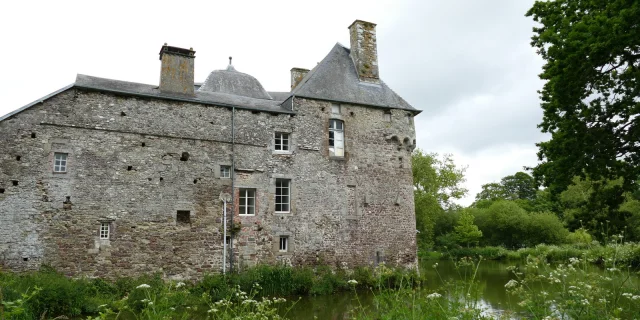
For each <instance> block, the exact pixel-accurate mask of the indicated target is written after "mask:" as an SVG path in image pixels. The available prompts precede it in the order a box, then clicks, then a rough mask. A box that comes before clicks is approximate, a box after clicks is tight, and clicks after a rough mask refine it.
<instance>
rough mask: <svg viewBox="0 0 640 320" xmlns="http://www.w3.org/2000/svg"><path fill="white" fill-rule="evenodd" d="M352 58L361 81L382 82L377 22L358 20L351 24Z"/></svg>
mask: <svg viewBox="0 0 640 320" xmlns="http://www.w3.org/2000/svg"><path fill="white" fill-rule="evenodd" d="M349 35H350V40H351V53H350V55H351V59H353V63H354V64H355V66H356V70H357V71H358V77H359V78H360V81H365V82H370V83H380V75H379V72H378V48H377V42H376V24H375V23H371V22H367V21H362V20H356V21H354V22H353V23H352V24H351V25H350V26H349Z"/></svg>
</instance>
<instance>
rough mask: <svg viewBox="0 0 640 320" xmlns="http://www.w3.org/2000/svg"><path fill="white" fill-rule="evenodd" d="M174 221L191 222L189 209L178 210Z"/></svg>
mask: <svg viewBox="0 0 640 320" xmlns="http://www.w3.org/2000/svg"><path fill="white" fill-rule="evenodd" d="M176 222H178V223H191V211H188V210H178V212H177V213H176Z"/></svg>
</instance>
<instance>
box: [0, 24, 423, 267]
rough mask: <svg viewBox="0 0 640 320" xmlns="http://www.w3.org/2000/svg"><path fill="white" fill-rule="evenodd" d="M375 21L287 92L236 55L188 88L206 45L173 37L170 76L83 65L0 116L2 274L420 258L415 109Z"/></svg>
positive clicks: (353, 30) (166, 56) (164, 58)
mask: <svg viewBox="0 0 640 320" xmlns="http://www.w3.org/2000/svg"><path fill="white" fill-rule="evenodd" d="M375 27H376V26H375V24H373V23H369V22H365V21H360V20H356V21H355V22H354V23H353V24H352V25H351V26H350V27H349V33H350V39H351V40H350V42H351V48H350V49H349V48H346V47H344V46H342V45H341V44H339V43H338V44H336V45H335V46H334V47H333V49H331V51H330V52H329V54H328V55H327V56H326V57H325V58H324V59H323V60H322V61H321V62H320V63H319V64H318V65H316V66H315V67H314V68H313V69H312V70H306V69H301V68H293V69H291V91H290V92H269V91H266V90H265V89H264V88H263V87H262V85H261V84H260V82H259V81H258V80H257V79H256V78H254V77H252V76H250V75H248V74H245V73H242V72H239V71H237V70H236V69H235V68H234V66H233V65H232V64H231V61H230V64H229V66H228V67H227V68H226V69H224V70H216V71H213V72H211V73H210V74H209V76H208V77H207V78H206V80H205V81H204V83H201V84H200V83H195V82H194V60H195V51H194V50H193V49H183V48H177V47H172V46H168V45H166V44H165V45H164V46H162V48H161V50H160V60H161V71H160V83H159V85H147V84H139V83H132V82H125V81H116V80H110V79H104V78H97V77H92V76H86V75H78V76H77V79H76V81H75V83H73V84H71V85H69V86H67V87H64V88H62V89H60V90H58V91H56V92H54V93H52V94H50V95H48V96H46V97H43V98H41V99H38V100H36V101H35V102H33V103H31V104H29V105H26V106H24V107H22V108H20V109H18V110H16V111H14V112H11V113H9V114H7V115H5V116H3V117H0V268H4V269H10V270H16V271H22V270H32V269H37V268H38V267H40V266H41V265H43V264H46V265H50V266H52V267H54V268H56V269H58V270H60V271H62V272H64V273H65V274H68V275H86V276H107V277H110V276H127V275H137V274H142V273H152V272H160V273H162V274H163V275H164V276H165V277H167V278H175V279H195V278H198V277H200V276H201V275H202V274H204V273H208V272H209V273H210V272H220V271H222V269H223V261H226V264H225V266H226V267H225V269H227V270H228V268H229V266H227V265H229V264H230V263H233V267H234V268H245V267H247V266H252V265H255V264H257V263H269V264H275V263H286V264H291V265H316V264H328V265H332V266H335V267H339V268H352V267H354V266H361V265H376V264H378V263H380V262H385V263H386V264H387V265H392V266H402V267H409V268H411V267H415V266H416V264H417V260H416V226H415V213H414V199H413V184H412V172H411V152H412V150H413V149H414V148H415V145H416V141H415V128H414V122H413V117H414V116H415V115H417V114H418V113H419V112H420V111H419V110H416V109H415V108H413V107H412V106H411V105H409V104H408V103H407V102H406V101H405V100H403V99H402V98H401V97H400V96H398V95H397V94H396V93H395V92H394V91H392V90H391V89H390V88H389V87H388V86H387V85H386V84H385V83H384V82H383V81H382V80H381V79H380V77H379V70H378V58H377V46H376V31H375ZM225 208H226V211H227V213H228V217H229V218H228V221H227V222H228V223H227V234H228V237H227V238H225V237H224V234H225V232H224V231H225V230H224V225H225V223H224V222H225V221H223V212H224V211H225ZM232 213H233V214H232ZM225 243H226V244H225ZM225 248H227V249H226V250H227V252H228V254H227V255H223V252H224V250H225ZM230 260H231V261H230Z"/></svg>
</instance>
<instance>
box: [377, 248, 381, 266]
mask: <svg viewBox="0 0 640 320" xmlns="http://www.w3.org/2000/svg"><path fill="white" fill-rule="evenodd" d="M380 262H382V255H381V254H380V251H376V264H379V263H380Z"/></svg>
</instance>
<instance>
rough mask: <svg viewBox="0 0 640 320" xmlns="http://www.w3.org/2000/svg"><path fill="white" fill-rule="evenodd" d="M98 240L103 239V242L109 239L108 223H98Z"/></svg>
mask: <svg viewBox="0 0 640 320" xmlns="http://www.w3.org/2000/svg"><path fill="white" fill-rule="evenodd" d="M100 239H103V240H108V239H109V222H101V223H100Z"/></svg>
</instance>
